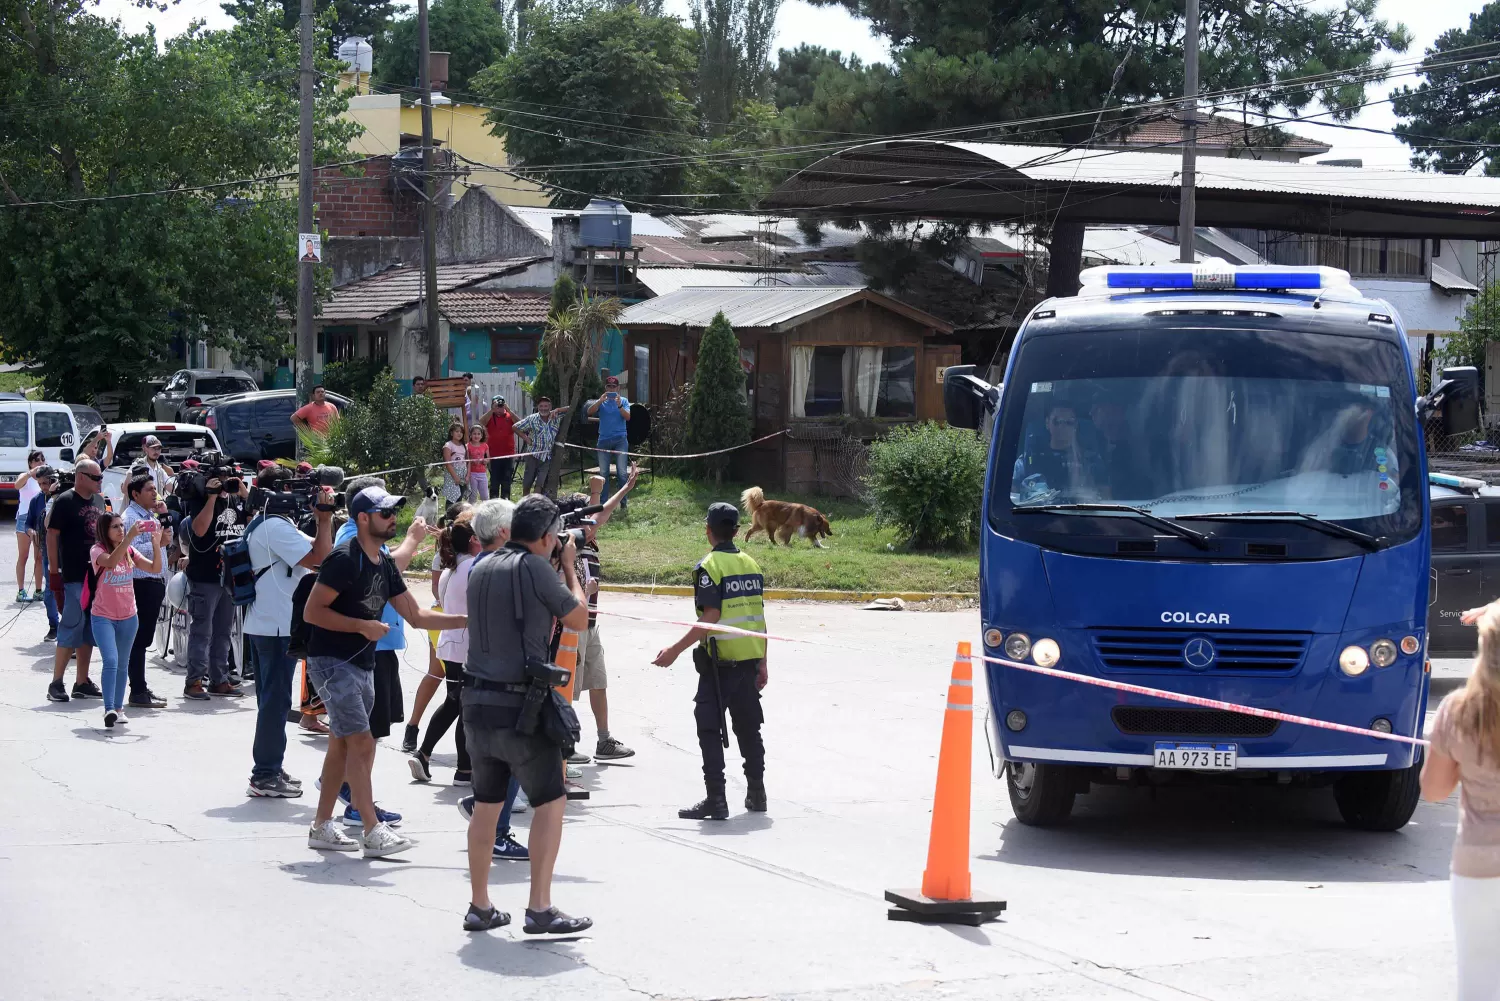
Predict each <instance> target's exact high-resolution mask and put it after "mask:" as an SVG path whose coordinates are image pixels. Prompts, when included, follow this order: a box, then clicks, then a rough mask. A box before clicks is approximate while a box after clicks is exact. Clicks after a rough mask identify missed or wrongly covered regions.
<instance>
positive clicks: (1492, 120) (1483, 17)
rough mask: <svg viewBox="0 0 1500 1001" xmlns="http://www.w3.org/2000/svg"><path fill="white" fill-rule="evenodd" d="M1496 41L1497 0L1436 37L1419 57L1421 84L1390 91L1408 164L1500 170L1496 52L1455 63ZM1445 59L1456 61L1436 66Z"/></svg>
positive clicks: (1499, 37) (1458, 170) (1499, 39)
mask: <svg viewBox="0 0 1500 1001" xmlns="http://www.w3.org/2000/svg"><path fill="white" fill-rule="evenodd" d="M1496 43H1500V0H1491V2H1490V3H1487V4H1485V5H1484V6H1483V7H1481V8H1480V9H1479V11H1478V12H1477V13H1475V14H1470V15H1469V27H1468V28H1467V29H1463V28H1452V29H1450V30H1448V31H1445V32H1443V33H1442V34H1441V35H1439V36H1438V38H1437V42H1436V43H1435V44H1434V45H1433V46H1432V48H1430V49H1428V50H1427V52H1426V54H1425V55H1426V58H1424V59H1423V60H1422V70H1421V73H1422V77H1423V81H1422V83H1421V84H1420V85H1418V86H1417V87H1416V88H1415V89H1413V88H1411V87H1402V88H1401V89H1399V90H1397V91H1396V92H1395V93H1393V94H1392V95H1391V97H1392V98H1393V107H1394V108H1395V111H1396V115H1397V116H1398V117H1399V118H1400V119H1401V121H1400V122H1399V123H1398V125H1397V127H1396V129H1395V132H1396V135H1397V136H1398V137H1399V138H1400V139H1401V141H1402V142H1404V143H1406V144H1407V145H1409V146H1410V147H1411V148H1412V154H1411V164H1412V166H1413V167H1416V168H1417V169H1418V170H1440V171H1443V172H1445V173H1455V174H1462V173H1464V172H1466V171H1468V170H1469V169H1470V168H1471V167H1473V166H1474V165H1475V164H1476V163H1481V162H1482V163H1483V164H1484V172H1485V173H1486V174H1490V175H1496V174H1500V158H1497V157H1496V156H1495V155H1494V151H1495V148H1496V146H1500V57H1491V58H1483V59H1470V60H1468V61H1465V62H1458V59H1459V58H1461V57H1466V56H1476V55H1483V56H1490V54H1491V52H1493V49H1490V50H1488V51H1480V50H1477V49H1476V48H1475V47H1476V46H1481V45H1488V46H1494V45H1495V44H1496ZM1460 50H1464V51H1460ZM1444 62H1456V63H1457V65H1453V66H1439V65H1437V64H1439V63H1444ZM1409 133H1415V135H1411V134H1409Z"/></svg>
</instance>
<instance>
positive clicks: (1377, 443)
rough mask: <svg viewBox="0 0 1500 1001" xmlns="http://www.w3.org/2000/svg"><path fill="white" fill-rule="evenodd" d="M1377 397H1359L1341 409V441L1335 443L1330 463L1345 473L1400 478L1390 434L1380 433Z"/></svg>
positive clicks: (1337, 424)
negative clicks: (1383, 434)
mask: <svg viewBox="0 0 1500 1001" xmlns="http://www.w3.org/2000/svg"><path fill="white" fill-rule="evenodd" d="M1375 418H1376V411H1375V401H1373V400H1370V399H1367V398H1365V399H1359V400H1355V401H1354V402H1352V403H1350V404H1349V405H1348V406H1345V407H1343V408H1342V409H1340V410H1339V412H1338V415H1337V417H1335V418H1334V427H1335V428H1336V429H1337V431H1338V442H1337V444H1335V445H1334V446H1333V450H1332V453H1331V455H1330V457H1329V462H1328V466H1329V469H1330V470H1331V471H1332V472H1335V473H1338V474H1340V475H1342V476H1349V475H1351V474H1353V473H1373V472H1377V471H1378V472H1382V473H1390V474H1392V475H1391V479H1393V480H1394V479H1396V476H1395V475H1394V474H1395V471H1396V460H1395V457H1394V456H1392V455H1391V454H1390V450H1389V448H1388V446H1389V444H1390V438H1389V434H1387V435H1385V436H1382V435H1380V434H1378V433H1377V429H1378V426H1379V423H1380V422H1378V421H1376V419H1375Z"/></svg>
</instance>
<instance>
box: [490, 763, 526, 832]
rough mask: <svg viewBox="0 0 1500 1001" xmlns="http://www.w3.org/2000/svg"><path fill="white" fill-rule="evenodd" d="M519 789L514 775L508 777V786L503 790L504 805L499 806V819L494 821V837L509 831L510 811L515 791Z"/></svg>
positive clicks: (514, 800) (514, 802) (513, 803)
mask: <svg viewBox="0 0 1500 1001" xmlns="http://www.w3.org/2000/svg"><path fill="white" fill-rule="evenodd" d="M520 791H521V783H519V782H517V781H516V778H515V776H514V775H512V776H511V779H510V788H509V789H507V790H506V791H505V805H504V806H502V807H501V808H500V819H499V820H498V821H496V823H495V837H497V838H498V837H500V836H501V835H503V834H509V833H510V811H511V810H512V808H514V807H515V805H516V793H518V792H520Z"/></svg>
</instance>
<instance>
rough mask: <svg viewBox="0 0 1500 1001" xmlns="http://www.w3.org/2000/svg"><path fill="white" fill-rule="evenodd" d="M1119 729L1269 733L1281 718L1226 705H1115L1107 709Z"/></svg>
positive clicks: (1168, 733) (1155, 733) (1154, 733)
mask: <svg viewBox="0 0 1500 1001" xmlns="http://www.w3.org/2000/svg"><path fill="white" fill-rule="evenodd" d="M1110 717H1111V718H1112V719H1113V720H1114V721H1115V726H1117V727H1119V729H1120V732H1121V733H1129V734H1137V735H1142V736H1148V737H1269V736H1271V734H1273V733H1275V732H1276V728H1277V727H1278V726H1280V725H1281V724H1280V722H1278V721H1277V720H1274V719H1266V718H1264V717H1262V716H1251V715H1249V714H1248V713H1236V712H1230V711H1229V710H1227V709H1186V708H1184V709H1164V708H1157V707H1155V706H1115V707H1114V708H1113V709H1111V710H1110Z"/></svg>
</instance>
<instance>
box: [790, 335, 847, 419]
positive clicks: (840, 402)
mask: <svg viewBox="0 0 1500 1001" xmlns="http://www.w3.org/2000/svg"><path fill="white" fill-rule="evenodd" d="M797 350H798V351H803V350H807V349H805V348H798V349H797ZM848 350H849V349H847V348H830V347H815V348H813V349H812V350H811V352H810V358H809V359H808V368H807V375H806V381H805V383H804V385H805V387H806V388H805V390H804V391H803V393H802V395H801V396H800V397H799V398H800V399H801V401H802V413H801V415H800V416H803V417H831V416H834V415H836V414H842V413H845V412H846V410H845V407H844V384H845V381H846V380H845V371H846V369H847V367H848V358H847V357H846V355H847V354H848ZM793 375H794V377H795V376H796V375H797V373H796V372H795V370H794V372H793Z"/></svg>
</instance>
